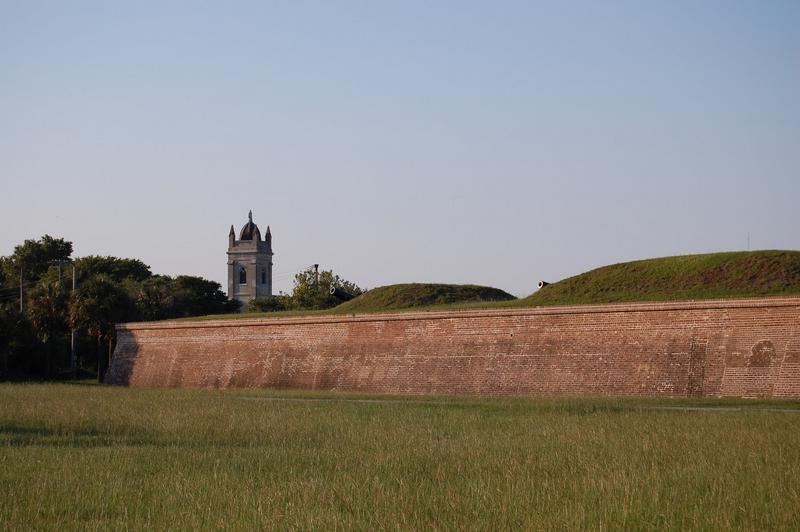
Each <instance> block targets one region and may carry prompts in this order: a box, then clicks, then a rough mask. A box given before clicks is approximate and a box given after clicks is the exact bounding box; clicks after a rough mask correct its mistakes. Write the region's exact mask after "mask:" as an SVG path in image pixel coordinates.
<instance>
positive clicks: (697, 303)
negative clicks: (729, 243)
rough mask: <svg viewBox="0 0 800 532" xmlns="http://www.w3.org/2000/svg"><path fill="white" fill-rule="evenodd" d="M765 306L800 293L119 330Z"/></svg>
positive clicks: (787, 302)
mask: <svg viewBox="0 0 800 532" xmlns="http://www.w3.org/2000/svg"><path fill="white" fill-rule="evenodd" d="M764 307H767V308H768V307H776V308H777V307H798V309H799V310H800V297H758V298H741V299H704V300H691V301H661V302H637V303H605V304H595V305H564V306H553V307H514V308H494V309H493V308H485V309H462V310H420V311H413V310H407V311H403V312H382V313H377V312H376V313H364V314H335V315H326V316H285V317H274V318H273V317H264V318H228V319H221V320H184V321H150V322H138V323H122V324H118V325H117V326H116V328H117V330H145V329H202V328H206V327H242V326H249V325H294V324H310V323H342V322H370V321H399V320H405V321H412V320H432V319H446V318H465V317H472V318H481V317H491V316H536V315H552V314H597V313H613V312H662V311H669V310H702V309H728V308H731V309H741V308H764Z"/></svg>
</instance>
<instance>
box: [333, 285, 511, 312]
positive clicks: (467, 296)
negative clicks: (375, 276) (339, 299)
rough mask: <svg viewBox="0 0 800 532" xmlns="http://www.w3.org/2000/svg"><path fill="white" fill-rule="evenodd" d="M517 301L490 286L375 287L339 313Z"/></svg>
mask: <svg viewBox="0 0 800 532" xmlns="http://www.w3.org/2000/svg"><path fill="white" fill-rule="evenodd" d="M514 299H516V298H515V297H514V296H512V295H511V294H509V293H508V292H504V291H502V290H500V289H499V288H492V287H489V286H477V285H472V284H464V285H459V284H425V283H411V284H394V285H389V286H381V287H378V288H373V289H372V290H369V291H367V292H365V293H364V294H362V295H361V296H359V297H357V298H355V299H353V300H351V301H347V302H346V303H342V304H341V305H338V306H337V307H336V308H335V312H337V313H338V312H343V313H354V312H382V311H386V310H400V309H408V308H418V307H430V306H435V305H452V304H468V303H486V302H489V301H492V302H494V301H511V300H514Z"/></svg>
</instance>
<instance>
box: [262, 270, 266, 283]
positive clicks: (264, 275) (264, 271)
mask: <svg viewBox="0 0 800 532" xmlns="http://www.w3.org/2000/svg"><path fill="white" fill-rule="evenodd" d="M261 284H267V270H266V269H264V270H261Z"/></svg>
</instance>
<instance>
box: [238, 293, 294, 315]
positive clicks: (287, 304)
mask: <svg viewBox="0 0 800 532" xmlns="http://www.w3.org/2000/svg"><path fill="white" fill-rule="evenodd" d="M291 308H292V298H290V297H289V296H287V295H283V294H281V295H278V296H261V297H256V298H253V299H251V300H250V302H249V303H247V310H248V311H249V312H279V311H281V310H290V309H291Z"/></svg>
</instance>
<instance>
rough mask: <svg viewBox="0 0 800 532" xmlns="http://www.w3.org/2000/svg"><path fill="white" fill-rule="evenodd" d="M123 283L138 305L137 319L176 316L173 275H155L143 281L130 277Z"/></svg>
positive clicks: (158, 318) (151, 319) (144, 319)
mask: <svg viewBox="0 0 800 532" xmlns="http://www.w3.org/2000/svg"><path fill="white" fill-rule="evenodd" d="M123 284H124V286H125V289H126V290H127V291H128V294H130V296H131V298H132V299H133V302H134V304H135V305H136V310H137V314H138V316H137V318H136V319H139V320H143V321H154V320H165V319H168V318H174V317H176V315H177V313H176V310H175V295H174V293H173V289H172V284H173V279H172V278H171V277H169V276H167V275H154V276H152V277H150V278H149V279H145V280H144V281H142V282H136V281H134V280H132V279H128V280H127V281H125V283H123Z"/></svg>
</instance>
